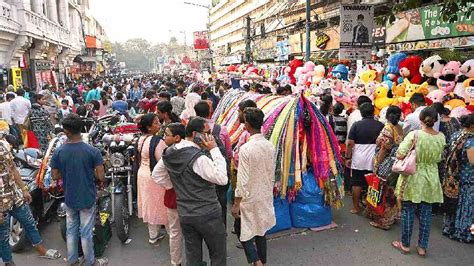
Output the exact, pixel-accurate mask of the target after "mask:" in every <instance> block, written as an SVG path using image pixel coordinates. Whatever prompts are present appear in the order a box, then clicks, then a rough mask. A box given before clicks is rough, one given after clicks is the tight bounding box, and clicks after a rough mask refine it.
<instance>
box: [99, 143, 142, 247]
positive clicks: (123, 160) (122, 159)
mask: <svg viewBox="0 0 474 266" xmlns="http://www.w3.org/2000/svg"><path fill="white" fill-rule="evenodd" d="M134 139H135V137H134V135H133V134H126V135H110V134H107V135H105V136H104V137H103V143H104V146H105V150H106V152H107V154H108V158H107V159H106V161H107V166H108V167H106V169H107V170H106V173H105V175H106V179H107V180H109V188H110V192H111V197H112V217H111V220H112V221H113V222H114V224H115V230H116V233H117V237H118V238H119V239H120V241H121V242H122V243H125V242H126V241H127V240H128V239H129V219H130V217H131V216H132V215H133V186H132V182H133V180H132V178H133V155H134V146H133V141H134Z"/></svg>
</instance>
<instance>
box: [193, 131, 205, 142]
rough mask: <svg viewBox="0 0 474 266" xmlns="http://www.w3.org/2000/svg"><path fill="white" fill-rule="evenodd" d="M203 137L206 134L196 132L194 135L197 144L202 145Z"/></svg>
mask: <svg viewBox="0 0 474 266" xmlns="http://www.w3.org/2000/svg"><path fill="white" fill-rule="evenodd" d="M203 137H204V135H203V134H202V133H196V136H195V137H194V143H196V144H197V145H201V144H202V138H203Z"/></svg>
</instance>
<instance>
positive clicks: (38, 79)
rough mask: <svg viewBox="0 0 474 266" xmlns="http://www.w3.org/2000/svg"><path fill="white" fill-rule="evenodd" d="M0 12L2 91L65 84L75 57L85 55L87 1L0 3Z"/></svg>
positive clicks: (15, 0) (3, 0) (10, 0)
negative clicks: (11, 86) (7, 87)
mask: <svg viewBox="0 0 474 266" xmlns="http://www.w3.org/2000/svg"><path fill="white" fill-rule="evenodd" d="M0 8H2V9H1V10H0V65H1V68H2V71H1V77H0V78H1V80H0V81H1V83H2V85H3V87H4V86H5V85H7V84H13V85H14V86H15V87H18V86H20V85H22V84H23V85H25V86H29V87H33V88H35V89H39V88H40V87H41V86H43V85H44V84H57V83H59V82H64V81H65V79H66V77H67V76H68V74H69V73H68V71H69V67H71V66H72V65H73V61H74V59H75V58H76V56H78V55H81V54H83V53H85V36H84V30H85V27H84V19H83V17H84V12H85V9H87V8H88V0H0ZM101 34H103V32H101Z"/></svg>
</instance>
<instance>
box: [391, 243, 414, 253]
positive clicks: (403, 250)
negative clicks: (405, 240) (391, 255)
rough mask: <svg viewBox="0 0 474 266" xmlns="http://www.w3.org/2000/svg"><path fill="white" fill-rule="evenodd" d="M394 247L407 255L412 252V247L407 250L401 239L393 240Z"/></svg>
mask: <svg viewBox="0 0 474 266" xmlns="http://www.w3.org/2000/svg"><path fill="white" fill-rule="evenodd" d="M392 247H394V248H396V249H398V250H399V251H400V253H402V254H403V255H406V254H409V253H410V249H408V250H406V249H405V247H403V244H402V243H401V242H400V241H393V242H392Z"/></svg>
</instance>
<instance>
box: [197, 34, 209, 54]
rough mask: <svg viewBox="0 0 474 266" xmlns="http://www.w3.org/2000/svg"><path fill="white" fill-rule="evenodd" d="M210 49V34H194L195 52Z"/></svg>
mask: <svg viewBox="0 0 474 266" xmlns="http://www.w3.org/2000/svg"><path fill="white" fill-rule="evenodd" d="M207 49H209V34H208V32H207V31H196V32H194V50H207Z"/></svg>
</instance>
